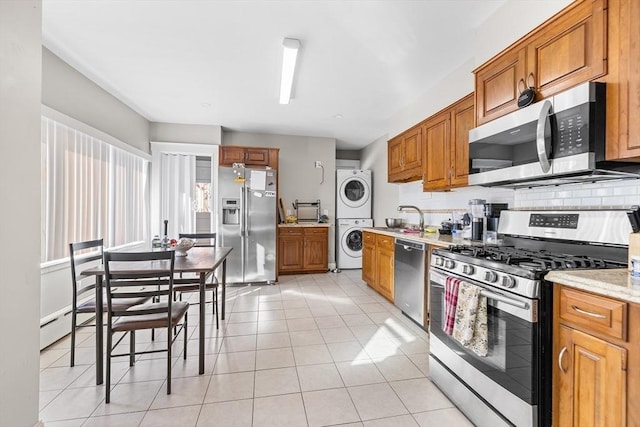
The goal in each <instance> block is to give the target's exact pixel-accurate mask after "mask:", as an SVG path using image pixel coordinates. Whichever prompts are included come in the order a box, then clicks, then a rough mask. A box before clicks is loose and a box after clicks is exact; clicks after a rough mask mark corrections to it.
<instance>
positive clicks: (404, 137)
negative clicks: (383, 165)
mask: <svg viewBox="0 0 640 427" xmlns="http://www.w3.org/2000/svg"><path fill="white" fill-rule="evenodd" d="M387 161H388V169H387V171H388V179H387V180H388V181H389V182H410V181H417V180H419V179H420V178H422V135H421V128H420V126H414V127H413V128H411V129H409V130H408V131H406V132H404V133H401V134H400V135H398V136H396V137H395V138H393V139H391V140H389V142H388V145H387Z"/></svg>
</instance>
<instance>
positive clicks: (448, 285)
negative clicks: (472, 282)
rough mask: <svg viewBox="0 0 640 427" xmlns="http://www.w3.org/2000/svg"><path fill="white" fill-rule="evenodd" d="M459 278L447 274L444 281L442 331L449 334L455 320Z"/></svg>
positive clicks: (451, 331)
mask: <svg viewBox="0 0 640 427" xmlns="http://www.w3.org/2000/svg"><path fill="white" fill-rule="evenodd" d="M459 285H460V279H456V278H455V277H452V276H447V280H446V281H445V283H444V327H443V328H442V329H443V330H444V333H445V334H447V335H451V334H452V333H453V325H454V323H455V320H456V305H457V304H458V286H459Z"/></svg>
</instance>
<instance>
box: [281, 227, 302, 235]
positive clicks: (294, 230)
mask: <svg viewBox="0 0 640 427" xmlns="http://www.w3.org/2000/svg"><path fill="white" fill-rule="evenodd" d="M280 234H281V235H283V236H291V235H296V236H302V228H298V227H280Z"/></svg>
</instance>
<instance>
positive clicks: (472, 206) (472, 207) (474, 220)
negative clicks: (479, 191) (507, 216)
mask: <svg viewBox="0 0 640 427" xmlns="http://www.w3.org/2000/svg"><path fill="white" fill-rule="evenodd" d="M486 202H487V201H486V200H484V199H471V200H469V213H470V214H471V240H476V241H479V240H482V235H483V234H484V205H485V203H486Z"/></svg>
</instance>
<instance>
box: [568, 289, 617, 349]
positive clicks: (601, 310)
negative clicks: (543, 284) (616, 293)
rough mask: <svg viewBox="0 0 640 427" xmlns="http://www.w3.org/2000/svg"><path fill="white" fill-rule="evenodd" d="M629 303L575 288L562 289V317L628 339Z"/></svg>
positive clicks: (606, 333) (588, 327)
mask: <svg viewBox="0 0 640 427" xmlns="http://www.w3.org/2000/svg"><path fill="white" fill-rule="evenodd" d="M627 309H628V307H627V303H626V302H622V301H617V300H614V299H610V298H606V297H602V296H599V295H592V294H588V293H585V292H581V291H577V290H574V289H568V288H564V287H563V288H562V289H561V290H560V319H561V320H562V321H565V322H569V323H572V324H574V325H578V326H582V327H583V328H585V329H587V330H590V331H593V332H599V333H602V334H605V335H608V336H610V337H614V338H619V339H622V340H625V341H626V339H627Z"/></svg>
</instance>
